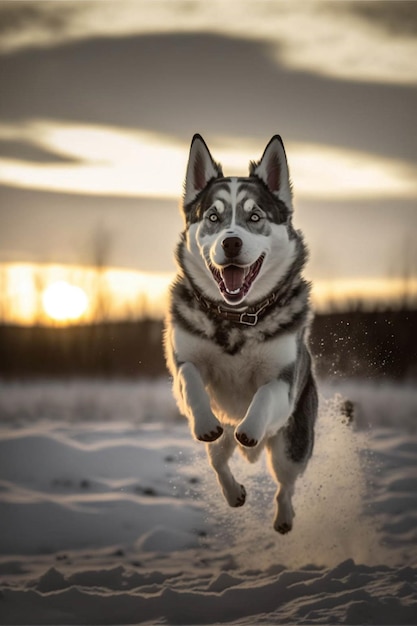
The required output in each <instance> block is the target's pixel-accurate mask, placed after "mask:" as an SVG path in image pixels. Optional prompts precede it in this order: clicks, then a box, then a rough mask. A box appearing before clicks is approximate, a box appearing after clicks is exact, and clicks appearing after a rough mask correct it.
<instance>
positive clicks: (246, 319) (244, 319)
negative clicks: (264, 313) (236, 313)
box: [239, 311, 259, 326]
mask: <svg viewBox="0 0 417 626" xmlns="http://www.w3.org/2000/svg"><path fill="white" fill-rule="evenodd" d="M258 313H259V311H257V312H256V313H247V312H246V311H245V312H243V313H241V314H240V318H239V323H240V324H246V326H256V324H257V323H258Z"/></svg>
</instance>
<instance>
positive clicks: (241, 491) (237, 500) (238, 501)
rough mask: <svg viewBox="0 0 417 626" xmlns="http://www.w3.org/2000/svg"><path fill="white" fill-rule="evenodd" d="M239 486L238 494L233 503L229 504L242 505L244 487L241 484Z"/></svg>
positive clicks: (244, 498) (244, 495) (244, 492)
mask: <svg viewBox="0 0 417 626" xmlns="http://www.w3.org/2000/svg"><path fill="white" fill-rule="evenodd" d="M239 487H240V495H239V496H238V497H237V498H236V500H235V501H234V503H233V504H231V505H230V506H233V507H238V506H243V505H244V504H245V502H246V489H245V487H244V486H243V485H239Z"/></svg>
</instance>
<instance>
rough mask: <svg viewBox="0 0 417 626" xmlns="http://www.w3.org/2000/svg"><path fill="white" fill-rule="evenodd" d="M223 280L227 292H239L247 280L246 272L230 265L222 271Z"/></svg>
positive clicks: (241, 268)
mask: <svg viewBox="0 0 417 626" xmlns="http://www.w3.org/2000/svg"><path fill="white" fill-rule="evenodd" d="M222 278H223V282H224V284H225V286H226V289H227V291H237V290H238V289H241V287H242V285H243V281H244V280H245V270H244V269H243V267H237V265H228V266H227V267H225V268H223V270H222Z"/></svg>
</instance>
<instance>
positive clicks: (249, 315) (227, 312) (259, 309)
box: [194, 289, 292, 326]
mask: <svg viewBox="0 0 417 626" xmlns="http://www.w3.org/2000/svg"><path fill="white" fill-rule="evenodd" d="M291 295H292V294H290V295H289V296H287V297H281V298H279V293H277V292H272V293H271V295H270V296H269V297H268V298H266V299H265V300H262V301H261V302H258V303H257V304H256V305H255V306H248V307H245V308H244V309H240V310H236V309H228V308H226V307H223V306H221V305H220V304H216V303H215V302H212V301H211V300H207V299H206V298H204V297H203V296H202V295H201V293H199V292H198V291H196V290H195V289H194V297H195V299H196V300H197V302H198V304H199V305H200V308H201V309H202V310H203V311H210V312H211V313H214V314H215V315H217V316H218V317H220V318H221V319H224V320H227V321H228V322H233V323H234V324H244V325H245V326H256V324H257V323H258V322H259V319H260V318H261V317H263V315H264V314H265V313H266V311H267V310H268V309H269V307H271V306H272V305H273V304H276V303H277V304H278V305H279V306H284V305H285V304H287V302H288V301H289V300H290V298H291Z"/></svg>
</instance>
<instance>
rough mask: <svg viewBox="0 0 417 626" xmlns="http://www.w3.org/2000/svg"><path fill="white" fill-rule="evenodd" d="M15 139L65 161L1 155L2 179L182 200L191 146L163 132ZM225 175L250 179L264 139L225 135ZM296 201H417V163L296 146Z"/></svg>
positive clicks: (62, 126) (42, 134) (4, 135)
mask: <svg viewBox="0 0 417 626" xmlns="http://www.w3.org/2000/svg"><path fill="white" fill-rule="evenodd" d="M2 139H3V140H7V141H8V142H12V141H13V140H14V141H16V142H18V143H20V144H22V143H24V144H26V145H28V146H29V147H35V148H38V149H40V150H43V151H45V152H46V153H49V154H52V155H56V156H57V157H59V158H60V160H57V159H56V158H55V159H53V160H52V162H50V163H48V162H33V161H29V160H23V159H18V158H14V159H12V158H0V182H1V183H3V184H5V185H9V186H14V187H21V188H29V189H37V190H46V191H55V192H56V191H59V192H66V193H77V194H80V193H82V194H94V195H114V196H124V197H154V198H173V199H178V198H179V197H180V196H181V193H182V181H183V177H184V172H185V168H186V162H187V157H188V149H189V146H188V144H185V143H182V142H181V141H179V140H174V139H173V138H171V137H169V136H166V135H163V134H157V133H151V132H146V131H128V130H126V129H121V128H117V127H106V126H98V125H88V124H78V123H69V122H66V123H63V122H62V123H59V122H52V121H46V120H43V121H42V120H38V121H30V122H26V124H19V125H15V126H13V125H7V126H0V141H1V140H2ZM211 148H212V151H213V154H214V155H215V158H216V159H218V160H220V162H221V163H222V164H223V166H224V168H225V171H226V173H228V174H231V175H247V171H248V169H247V168H248V162H249V159H251V158H255V159H256V158H257V157H258V156H260V155H261V153H262V147H261V146H260V145H258V142H255V141H254V140H248V139H236V138H233V139H232V138H227V137H219V138H217V140H214V142H213V143H212V144H211ZM287 151H288V158H289V162H290V167H291V173H292V178H293V181H294V184H295V188H296V190H297V197H304V198H307V199H316V198H324V199H363V198H378V197H383V198H387V197H392V198H402V199H404V198H415V197H417V182H416V181H417V166H416V165H415V164H412V163H408V162H406V161H399V160H395V159H389V158H383V157H380V156H376V155H374V154H368V153H364V152H360V151H358V150H347V149H342V148H335V147H330V146H325V145H318V144H306V143H300V142H289V143H288V145H287Z"/></svg>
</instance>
